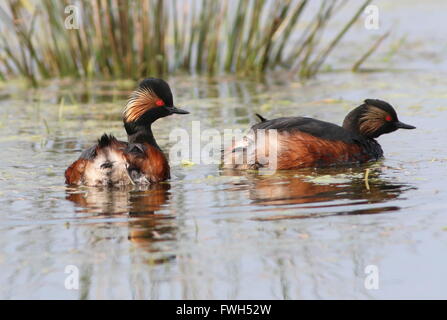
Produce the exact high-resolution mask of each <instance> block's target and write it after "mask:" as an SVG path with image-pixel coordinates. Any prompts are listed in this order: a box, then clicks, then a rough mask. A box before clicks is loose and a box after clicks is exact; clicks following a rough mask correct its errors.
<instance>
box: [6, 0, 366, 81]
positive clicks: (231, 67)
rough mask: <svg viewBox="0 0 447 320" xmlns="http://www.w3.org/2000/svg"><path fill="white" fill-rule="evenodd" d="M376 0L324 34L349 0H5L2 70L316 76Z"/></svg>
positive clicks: (28, 74)
mask: <svg viewBox="0 0 447 320" xmlns="http://www.w3.org/2000/svg"><path fill="white" fill-rule="evenodd" d="M370 2H371V1H370V0H366V1H363V2H362V3H361V4H360V6H359V7H358V10H356V12H355V13H354V15H353V16H352V17H351V18H350V19H347V22H346V23H345V25H344V26H343V27H342V28H341V30H340V31H338V32H336V34H335V37H334V38H333V39H330V40H329V41H327V43H324V41H322V34H323V32H324V31H325V29H327V28H328V24H329V22H330V21H331V19H332V17H333V15H334V13H335V12H339V11H340V10H343V9H344V8H343V7H344V5H345V4H346V1H320V2H319V3H317V5H316V4H315V2H312V7H311V6H310V1H308V0H280V1H265V0H251V1H246V0H234V1H230V0H225V1H213V0H188V1H183V0H181V1H180V0H170V1H163V0H147V1H120V0H96V1H78V2H76V3H75V4H74V6H76V7H77V8H78V10H74V11H73V12H71V11H68V13H67V11H66V9H67V8H68V6H70V5H72V4H71V3H69V2H68V1H52V0H43V1H32V0H21V1H19V0H8V1H6V2H5V3H2V4H1V5H0V15H1V16H2V18H1V20H2V22H1V24H0V45H1V47H0V62H1V65H0V79H7V78H11V77H13V76H23V77H25V78H27V79H29V81H30V82H31V83H32V84H34V85H37V82H38V80H40V79H46V78H55V77H56V78H61V77H75V78H85V79H90V78H114V79H117V78H120V79H121V78H141V77H144V76H146V75H148V74H151V75H163V74H165V73H167V72H170V73H171V72H187V73H193V74H194V73H207V74H221V73H237V74H242V75H259V74H262V73H265V72H266V71H268V70H287V71H288V72H292V73H293V74H298V75H300V76H301V77H311V76H313V75H315V74H317V73H318V72H319V71H320V70H321V69H322V65H323V63H324V62H325V60H326V59H327V57H328V56H329V55H330V54H331V52H332V51H333V50H334V48H335V47H336V46H337V45H338V44H339V42H340V40H341V39H342V37H343V36H344V35H345V34H346V32H347V31H348V30H349V29H350V28H351V26H352V25H353V24H354V22H355V21H356V20H357V18H358V17H359V16H360V15H361V13H362V12H363V10H364V9H365V7H366V6H367V5H368V4H369V3H370ZM310 7H311V8H310ZM306 10H309V13H308V14H310V16H311V18H310V19H306V21H304V20H305V19H303V15H304V13H305V12H306ZM67 19H68V23H69V24H70V23H71V25H70V26H72V25H73V26H74V27H73V28H72V29H67ZM307 20H308V21H307Z"/></svg>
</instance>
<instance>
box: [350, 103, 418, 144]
mask: <svg viewBox="0 0 447 320" xmlns="http://www.w3.org/2000/svg"><path fill="white" fill-rule="evenodd" d="M343 128H345V129H347V130H349V131H352V132H355V133H358V134H360V135H362V136H365V137H368V138H377V137H379V136H380V135H382V134H384V133H390V132H393V131H396V130H397V129H415V128H416V127H414V126H411V125H408V124H405V123H403V122H400V121H399V119H398V118H397V113H396V111H395V110H394V108H393V107H392V106H391V105H390V104H389V103H387V102H385V101H382V100H376V99H366V100H365V103H364V104H362V105H360V106H359V107H357V108H355V109H354V110H352V111H351V112H350V113H349V114H348V115H347V116H346V118H345V120H344V121H343Z"/></svg>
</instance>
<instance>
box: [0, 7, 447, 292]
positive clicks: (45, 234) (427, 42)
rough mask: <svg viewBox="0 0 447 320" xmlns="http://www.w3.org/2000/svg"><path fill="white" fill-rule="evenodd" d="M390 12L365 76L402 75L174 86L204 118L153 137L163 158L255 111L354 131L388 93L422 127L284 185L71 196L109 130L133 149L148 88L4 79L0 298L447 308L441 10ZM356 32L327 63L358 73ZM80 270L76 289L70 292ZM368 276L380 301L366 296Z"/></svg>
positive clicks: (252, 182)
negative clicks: (177, 145) (175, 137)
mask: <svg viewBox="0 0 447 320" xmlns="http://www.w3.org/2000/svg"><path fill="white" fill-rule="evenodd" d="M377 3H378V4H379V6H380V9H381V12H382V13H381V17H383V18H384V19H383V20H382V21H383V28H382V29H380V30H379V31H378V32H376V34H381V33H382V32H384V31H385V30H387V29H388V28H392V34H391V36H390V38H389V40H387V41H388V42H385V43H384V44H383V46H382V47H381V48H380V49H379V51H378V53H377V54H376V55H374V56H373V57H372V59H371V60H369V61H368V62H367V63H366V64H365V67H368V68H377V69H382V70H383V69H384V68H388V69H389V70H392V71H389V72H385V71H382V72H372V73H357V74H353V73H350V72H347V71H339V72H333V73H323V74H321V75H320V76H318V77H317V78H316V79H314V80H311V81H308V82H306V83H300V82H298V81H294V80H290V79H287V78H285V77H281V76H275V77H274V78H276V79H280V80H275V79H269V80H266V81H254V80H243V79H236V78H232V77H220V78H217V79H206V78H201V77H188V76H185V77H170V78H168V79H167V80H168V82H169V83H170V85H171V87H172V88H173V91H174V99H175V102H176V104H178V105H179V106H182V107H184V108H185V109H187V110H189V111H190V112H191V114H190V115H187V116H172V117H169V118H165V119H161V120H159V121H157V122H156V124H155V126H154V132H155V135H156V138H157V141H158V142H159V144H160V146H161V147H162V148H163V149H164V150H165V151H166V152H168V151H169V148H170V146H172V145H173V142H172V141H170V140H169V132H170V131H171V130H172V129H173V128H184V129H186V130H187V131H188V132H191V130H192V129H191V122H192V121H200V127H201V129H202V130H205V129H209V128H216V129H218V130H220V131H222V130H223V129H225V128H231V129H236V128H240V129H246V128H248V127H249V126H250V125H251V124H254V123H255V122H256V119H255V116H254V114H255V113H256V112H257V113H261V114H262V115H264V116H266V117H268V118H274V117H279V116H310V117H315V118H318V119H321V120H326V121H331V122H334V123H338V124H341V123H342V121H343V118H344V116H345V115H346V114H347V113H348V111H349V110H351V109H352V108H354V107H356V106H358V105H359V104H361V103H362V101H363V100H364V99H366V98H380V99H383V100H385V101H388V102H390V103H391V104H392V105H393V106H394V107H395V108H396V110H397V112H398V115H399V118H400V120H402V121H403V122H405V123H409V124H412V125H415V126H416V127H417V129H416V130H399V131H397V132H395V133H392V134H388V135H384V136H382V137H380V138H379V142H380V143H381V145H382V147H383V149H384V152H385V158H384V159H383V160H381V161H379V162H377V163H372V164H367V165H363V166H357V167H352V168H338V169H334V168H333V169H320V170H312V169H306V170H297V171H290V172H283V173H277V174H275V175H271V176H263V175H257V174H256V173H253V172H247V173H240V174H234V173H231V174H230V173H228V172H222V171H221V170H220V169H219V167H218V165H204V164H200V163H195V164H193V165H183V166H182V165H175V166H172V170H171V171H172V179H171V180H169V181H168V182H166V183H163V184H159V185H156V186H152V187H146V188H138V187H128V188H116V189H101V188H87V187H80V188H71V187H67V186H65V184H64V177H63V174H64V170H65V169H66V168H67V166H68V165H69V164H71V163H72V162H73V161H74V160H75V159H76V158H77V157H78V156H79V154H80V152H81V150H83V149H84V148H86V147H88V146H90V145H91V144H93V143H94V142H95V140H96V139H97V138H98V137H99V136H100V135H101V134H102V133H104V132H108V133H113V134H114V135H116V136H117V137H118V138H120V139H126V136H125V131H124V129H123V127H122V122H121V111H122V109H123V107H124V105H125V102H126V98H127V96H128V94H129V92H130V91H131V90H132V89H133V88H134V87H135V83H134V82H130V81H120V82H114V83H110V82H109V83H107V82H92V83H86V84H84V83H79V82H70V81H54V82H51V83H48V84H47V85H45V86H43V88H40V89H36V90H31V89H27V88H25V87H23V86H22V85H21V84H19V83H15V82H10V83H3V84H0V208H1V209H0V234H1V236H0V298H2V299H36V298H38V299H42V298H50V299H172V298H175V299H227V298H229V299H335V298H341V299H349V298H353V299H396V298H443V299H446V298H447V290H446V289H445V288H446V287H447V277H446V275H445V274H446V270H447V258H446V255H445V252H447V216H446V211H447V190H446V188H445V185H446V183H445V181H444V178H445V176H446V172H447V171H446V167H447V139H446V137H447V127H446V120H447V92H446V88H447V78H446V77H445V72H446V69H447V68H446V66H447V65H446V63H445V59H444V57H445V54H446V52H447V47H446V45H445V41H443V39H444V38H445V36H444V35H443V33H442V32H440V31H439V30H441V29H439V26H442V25H443V24H445V23H444V21H445V19H444V17H443V14H442V12H445V8H446V6H445V4H444V5H442V4H441V2H439V1H427V2H424V4H420V2H417V1H393V3H392V4H391V3H390V2H385V1H378V2H377ZM426 3H430V5H426ZM404 4H407V5H406V6H405V5H404ZM443 10H444V11H443ZM415 21H418V22H419V23H417V24H415ZM361 28H362V25H361V23H358V24H357V25H356V26H355V28H354V34H348V37H347V40H348V41H347V43H346V47H345V51H343V50H342V51H338V53H336V54H335V55H334V58H333V59H330V60H329V61H328V63H329V64H331V65H332V66H338V65H340V63H341V65H342V66H343V67H346V68H349V67H351V66H352V64H353V62H354V61H355V60H356V59H357V58H358V57H360V56H361V54H362V53H364V52H365V51H366V50H367V48H369V46H370V45H371V44H372V40H371V39H372V38H373V37H374V36H373V35H371V34H369V35H365V34H363V33H358V32H360V31H359V30H362V29H361ZM355 30H357V31H355ZM437 30H438V31H437ZM442 30H445V28H443V29H442ZM394 50H395V51H396V52H397V53H396V52H394ZM346 53H349V54H346ZM203 144H205V142H203ZM366 169H369V171H370V175H369V180H368V183H365V181H364V174H365V171H366ZM67 266H75V267H76V268H77V269H78V270H79V277H80V285H79V289H78V290H68V289H66V287H65V282H66V279H67V277H68V276H69V274H67V273H65V272H64V271H65V270H66V268H67ZM368 266H373V268H377V269H376V270H377V271H378V278H377V280H378V284H379V288H378V289H367V288H366V287H365V279H367V276H368V274H367V273H365V270H368Z"/></svg>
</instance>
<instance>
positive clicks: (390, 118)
mask: <svg viewBox="0 0 447 320" xmlns="http://www.w3.org/2000/svg"><path fill="white" fill-rule="evenodd" d="M385 120H386V121H391V120H393V118H392V117H391V116H390V115H387V116H386V118H385Z"/></svg>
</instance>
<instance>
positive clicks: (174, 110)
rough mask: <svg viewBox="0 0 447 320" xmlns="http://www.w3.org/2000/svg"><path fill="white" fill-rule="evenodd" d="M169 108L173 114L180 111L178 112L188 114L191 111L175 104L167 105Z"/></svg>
mask: <svg viewBox="0 0 447 320" xmlns="http://www.w3.org/2000/svg"><path fill="white" fill-rule="evenodd" d="M167 109H168V110H169V112H170V113H171V114H173V113H178V114H188V113H189V111H186V110H183V109H180V108H177V107H174V106H171V107H167Z"/></svg>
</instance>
